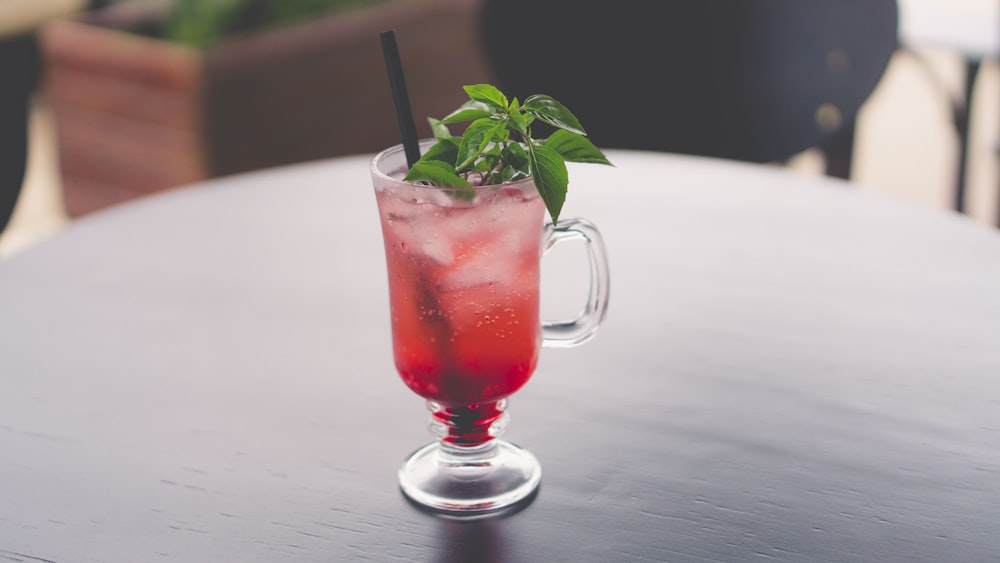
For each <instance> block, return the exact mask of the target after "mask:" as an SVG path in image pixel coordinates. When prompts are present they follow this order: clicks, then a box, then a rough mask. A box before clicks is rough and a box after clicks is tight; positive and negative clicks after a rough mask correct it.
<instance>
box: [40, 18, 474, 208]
mask: <svg viewBox="0 0 1000 563" xmlns="http://www.w3.org/2000/svg"><path fill="white" fill-rule="evenodd" d="M209 4H212V3H211V2H206V1H205V0H177V1H157V0H154V1H149V0H146V1H142V0H126V1H120V2H115V3H112V4H110V5H108V6H106V7H104V8H101V9H97V10H93V11H90V12H87V13H85V14H83V15H81V16H79V17H77V18H72V19H67V20H61V21H57V22H53V23H51V24H49V25H47V26H46V27H45V28H44V29H43V30H42V31H41V33H40V38H41V45H42V52H43V57H44V58H43V64H44V68H45V73H44V78H43V93H44V96H45V99H46V101H47V103H48V104H49V105H50V107H51V108H52V109H53V113H54V116H55V122H56V131H57V135H58V152H59V162H60V172H61V176H62V181H63V189H64V193H65V200H66V207H67V211H68V213H69V215H70V216H72V217H75V216H79V215H82V214H84V213H88V212H90V211H94V210H96V209H100V208H103V207H106V206H108V205H111V204H115V203H118V202H121V201H125V200H129V199H132V198H135V197H138V196H141V195H144V194H148V193H151V192H156V191H160V190H163V189H169V188H172V187H176V186H181V185H184V184H187V183H190V182H194V181H197V180H201V179H205V178H211V177H216V176H222V175H227V174H233V173H237V172H242V171H246V170H252V169H258V168H264V167H270V166H277V165H283V164H289V163H294V162H302V161H307V160H313V159H319V158H325V157H331V156H337V155H346V154H354V153H359V152H369V151H375V150H378V149H380V148H382V147H384V146H387V145H390V144H393V143H395V142H398V139H399V130H398V126H397V124H396V122H395V121H394V120H393V119H392V117H391V111H387V108H391V107H392V103H393V102H392V98H391V91H390V88H389V85H388V81H387V77H386V71H385V64H384V61H383V54H382V51H381V47H380V42H379V33H380V32H382V31H384V30H386V29H395V30H396V33H397V35H398V37H399V42H400V45H401V48H402V50H403V51H404V55H403V57H404V59H405V62H406V66H407V82H408V88H409V94H410V99H411V103H412V105H413V107H414V110H415V111H419V112H420V113H421V114H424V115H435V114H441V113H444V112H446V111H447V110H448V109H450V108H452V107H454V106H455V105H456V104H457V103H459V102H461V85H463V84H469V83H476V82H488V81H489V80H490V79H491V77H490V76H489V72H488V67H487V65H486V63H485V62H484V58H483V56H482V54H481V52H480V48H479V44H478V35H477V26H478V24H477V21H476V18H477V16H478V9H479V2H478V1H474V0H473V1H470V0H347V2H346V3H344V0H341V2H334V3H333V4H331V3H330V0H294V1H292V0H278V1H277V2H275V1H273V0H268V1H262V0H222V2H221V3H218V2H217V3H216V5H215V6H214V11H213V10H209V9H208V5H209ZM293 5H294V6H293ZM292 7H295V8H296V9H295V10H291V9H290V8H292ZM206 10H207V11H206ZM443 92H445V93H456V92H457V93H458V95H457V96H456V95H450V94H445V95H442V93H443ZM419 127H420V129H421V131H420V133H421V135H422V136H430V130H429V126H428V125H427V124H423V123H421V124H419Z"/></svg>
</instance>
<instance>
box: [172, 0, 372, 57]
mask: <svg viewBox="0 0 1000 563" xmlns="http://www.w3.org/2000/svg"><path fill="white" fill-rule="evenodd" d="M383 1H385V0H176V2H175V3H174V5H173V8H172V9H171V10H170V12H169V13H168V16H167V20H166V22H165V25H164V29H163V36H164V38H165V39H168V40H170V41H176V42H178V43H184V44H187V45H192V46H195V47H204V46H208V45H211V44H213V43H217V42H219V41H222V40H224V39H226V38H229V37H233V36H237V35H241V34H246V33H252V32H256V31H264V30H267V29H273V28H276V27H280V26H284V25H289V24H293V23H296V22H300V21H305V20H308V19H311V18H314V17H317V16H320V15H323V14H326V13H329V12H333V11H336V10H343V9H348V8H353V7H358V6H364V5H370V4H376V3H379V2H383Z"/></svg>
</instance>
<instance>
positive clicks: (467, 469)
mask: <svg viewBox="0 0 1000 563" xmlns="http://www.w3.org/2000/svg"><path fill="white" fill-rule="evenodd" d="M505 404H506V402H505V401H498V402H497V403H492V404H488V405H476V406H474V407H462V408H460V409H451V408H444V407H442V406H441V405H438V404H437V403H434V402H429V403H428V407H429V408H430V409H431V413H432V414H431V425H430V428H431V430H432V432H434V433H435V434H437V435H438V436H439V437H440V438H441V439H440V441H438V442H434V443H432V444H429V445H427V446H424V447H423V448H420V449H419V450H417V451H416V452H414V453H413V454H412V455H410V457H408V458H407V459H406V461H404V462H403V465H402V466H401V467H400V468H399V486H400V488H401V489H402V491H403V494H405V495H406V496H407V497H408V498H409V499H410V500H411V501H413V502H415V503H416V504H418V505H421V506H423V507H425V508H429V509H431V510H433V511H435V512H438V513H441V514H445V515H450V516H457V517H477V516H489V515H493V514H497V513H500V512H507V511H509V510H513V509H516V508H519V507H521V506H523V505H524V504H526V503H527V501H529V500H530V498H532V495H533V493H534V492H535V491H536V489H537V488H538V485H539V483H540V482H541V478H542V468H541V466H540V465H539V463H538V460H537V459H535V456H533V455H532V454H531V453H530V452H528V451H526V450H523V449H521V448H519V447H518V446H516V445H514V444H511V443H510V442H507V441H504V440H499V439H497V438H496V436H497V435H499V433H501V432H503V430H504V428H505V427H506V422H507V415H506V413H504V412H503V409H504V407H505ZM470 442H471V443H470Z"/></svg>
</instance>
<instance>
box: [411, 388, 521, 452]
mask: <svg viewBox="0 0 1000 563" xmlns="http://www.w3.org/2000/svg"><path fill="white" fill-rule="evenodd" d="M427 408H428V409H430V411H431V416H430V424H429V425H428V427H429V428H430V431H431V433H432V434H434V435H435V436H437V437H438V439H440V440H441V448H442V450H443V451H445V452H446V453H452V454H455V455H460V456H467V455H469V454H472V453H477V454H486V453H487V452H488V451H490V450H492V449H494V448H495V447H496V440H495V438H496V437H497V436H499V435H500V434H502V433H503V431H504V430H506V429H507V420H508V415H507V413H506V412H504V411H505V410H506V408H507V399H500V400H499V401H496V402H493V403H481V404H478V405H469V406H444V405H441V404H439V403H435V402H434V401H428V402H427Z"/></svg>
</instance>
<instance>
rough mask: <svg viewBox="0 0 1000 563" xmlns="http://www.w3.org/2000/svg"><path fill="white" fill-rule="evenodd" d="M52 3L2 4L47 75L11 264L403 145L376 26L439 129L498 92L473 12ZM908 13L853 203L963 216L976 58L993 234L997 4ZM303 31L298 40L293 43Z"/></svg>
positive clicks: (981, 187)
mask: <svg viewBox="0 0 1000 563" xmlns="http://www.w3.org/2000/svg"><path fill="white" fill-rule="evenodd" d="M46 1H48V0H0V10H3V12H0V15H4V16H6V17H7V21H8V22H12V21H14V20H13V19H11V14H21V15H22V16H23V18H22V19H24V20H25V21H26V23H24V24H23V25H22V27H21V29H13V30H12V29H4V28H3V27H2V26H0V33H3V34H6V35H7V36H8V37H10V36H16V35H18V34H23V33H25V31H24V30H25V29H28V30H30V33H32V34H34V35H35V36H36V37H37V38H38V44H39V45H40V53H41V58H40V60H41V64H42V66H43V68H42V71H41V79H40V81H39V82H40V83H39V86H38V89H37V91H36V92H35V93H33V94H32V95H31V98H30V110H29V126H28V133H29V134H28V148H29V149H28V159H27V169H26V173H25V179H24V183H23V189H22V191H21V194H20V197H19V198H18V200H17V205H16V207H15V209H14V213H13V216H12V218H11V221H10V224H9V225H8V227H7V228H6V229H5V230H4V232H3V233H2V235H0V258H3V257H6V256H11V255H13V254H16V253H17V252H18V251H20V250H22V249H24V248H28V247H30V246H31V245H32V244H36V243H38V242H40V241H43V240H44V239H45V238H46V237H48V236H50V235H52V234H53V233H56V232H58V231H59V230H60V229H62V228H64V227H65V226H66V225H67V224H69V223H70V222H71V221H74V220H76V219H77V218H79V217H82V216H84V215H86V214H88V213H93V212H97V211H100V210H101V209H105V208H107V207H109V206H113V205H116V204H118V203H121V202H124V201H128V200H130V199H134V198H136V197H143V196H145V195H148V194H150V193H154V192H157V191H161V190H164V189H172V188H175V187H178V186H183V185H185V184H187V183H190V182H194V181H198V180H200V179H203V178H209V177H214V176H222V175H227V174H232V173H239V172H242V171H245V170H251V169H255V168H264V167H269V166H276V165H282V164H287V163H292V162H297V161H307V160H313V159H317V158H326V157H332V156H339V155H346V154H355V153H361V152H370V151H374V150H377V149H379V148H381V147H383V146H386V145H387V144H393V143H396V142H398V138H399V133H398V128H397V125H396V122H395V117H394V114H393V113H392V102H391V98H390V96H391V94H390V91H389V86H388V82H387V79H386V75H385V67H384V64H383V61H382V58H381V57H382V55H381V51H380V47H379V44H378V40H377V35H378V32H379V31H381V30H384V29H389V28H393V29H396V30H397V32H398V37H399V44H400V49H401V51H402V56H403V63H404V65H405V68H406V76H407V81H408V83H409V86H410V94H411V99H412V102H413V110H414V113H415V114H416V115H417V116H418V117H422V116H426V115H434V116H442V115H444V114H445V113H447V112H448V111H449V110H450V109H453V108H454V107H455V106H456V105H457V104H458V103H460V102H461V101H462V99H463V97H464V94H463V93H462V92H461V89H460V86H461V85H462V84H469V83H476V82H481V81H492V79H493V78H494V76H493V73H492V69H491V67H490V63H489V62H488V61H487V58H486V56H485V55H484V54H483V52H482V48H483V47H482V45H481V40H480V36H479V27H478V22H477V20H476V18H477V14H478V7H479V2H478V0H375V1H365V0H348V1H346V2H341V3H336V2H333V3H331V2H330V0H326V3H324V2H323V1H322V0H310V1H306V0H294V1H293V0H284V1H282V2H266V1H262V0H254V1H251V2H246V3H245V5H240V3H239V2H238V1H237V0H221V2H214V3H213V2H212V1H211V0H180V1H178V2H170V1H166V0H163V1H161V0H140V1H137V2H136V1H131V0H130V1H129V2H100V3H96V2H95V3H91V5H86V2H84V1H82V0H79V1H76V2H74V1H73V0H60V1H57V2H54V3H55V4H59V6H58V7H56V8H53V9H52V10H51V11H50V12H49V15H46V16H40V17H38V18H37V19H38V20H39V21H38V23H37V25H36V24H32V23H30V20H32V18H34V17H35V16H34V12H35V11H37V12H42V10H41V9H39V7H40V6H41V5H42V4H44V3H45V2H46ZM36 2H37V3H36ZM334 4H336V5H334ZM591 4H592V3H590V2H579V3H577V6H578V9H581V10H584V9H591V8H594V9H596V6H591ZM81 5H83V6H81ZM898 6H899V26H898V32H899V41H900V46H899V49H897V50H896V51H895V52H894V53H893V54H892V56H891V58H890V59H889V62H888V65H887V66H886V68H885V72H884V74H883V75H882V77H881V79H880V80H879V82H878V84H877V86H876V87H875V89H874V91H873V92H872V93H871V95H870V97H868V98H867V100H866V101H865V102H864V104H863V105H862V106H861V109H860V111H859V112H858V114H857V125H856V135H855V139H854V147H853V151H854V153H853V167H852V172H851V179H852V181H854V182H855V183H856V184H857V185H858V189H862V190H870V191H874V192H880V193H883V194H886V195H888V196H889V197H893V198H897V199H900V200H903V201H906V202H908V203H910V204H914V205H920V206H927V207H932V208H941V209H954V206H955V204H954V200H955V188H956V175H957V170H958V162H959V155H960V147H961V143H960V142H959V140H960V135H959V133H958V130H959V129H960V128H956V116H958V117H961V116H962V112H963V110H964V109H965V108H964V107H963V105H964V100H965V97H966V86H967V77H968V72H969V69H970V68H972V66H971V65H972V64H973V63H974V65H975V66H974V68H975V69H976V71H977V74H976V76H975V80H974V82H972V83H971V86H972V90H971V97H970V98H969V99H970V100H971V105H970V107H969V108H968V110H969V111H968V113H967V116H968V118H969V122H968V126H969V129H968V135H967V139H968V144H967V150H968V157H967V166H966V167H965V186H966V195H965V204H964V212H965V213H966V214H968V215H969V216H970V217H972V218H973V219H974V220H975V221H978V222H981V223H982V224H984V225H990V226H996V225H997V224H998V223H1000V174H998V162H1000V69H998V64H997V54H998V52H1000V41H998V35H1000V2H997V1H995V0H900V1H899V2H898ZM108 10H112V11H111V12H108ZM168 13H169V14H170V15H169V17H166V18H165V17H164V14H168ZM3 19H4V18H0V20H3ZM8 27H10V28H15V27H17V26H16V25H14V24H10V25H8ZM122 27H124V28H126V30H125V31H122V30H121V28H122ZM291 28H298V31H297V32H296V34H281V33H279V29H280V30H289V29H291ZM167 30H169V33H171V34H172V35H171V38H170V40H169V41H167V40H165V39H163V38H162V35H163V34H164V33H166V32H167ZM108 32H113V33H110V34H109V33H108ZM0 39H3V37H2V36H0ZM105 58H107V59H110V60H111V63H105V62H104V59H105ZM147 63H152V66H149V64H147ZM827 63H829V61H827ZM107 64H110V65H111V66H106V65H107ZM292 86H294V87H292ZM3 87H4V85H3V84H2V83H0V88H3ZM673 87H675V88H684V84H682V83H681V84H674V85H673ZM443 92H447V93H448V94H446V95H445V94H442V93H443ZM285 110H295V112H294V113H288V112H287V111H285ZM247 116H252V117H250V118H248V117H247ZM580 117H581V121H582V122H583V123H584V124H587V123H588V120H587V116H586V115H580ZM420 126H421V129H422V133H423V134H425V135H426V133H427V131H426V129H424V128H423V127H424V126H423V123H422V120H421V123H420ZM118 135H122V136H121V138H120V139H118V138H117V136H118ZM265 141H267V142H265ZM597 142H598V144H600V142H599V141H597ZM102 151H103V152H102ZM823 158H824V157H823V154H822V153H821V152H820V151H819V150H816V149H809V150H805V151H803V152H801V153H800V154H797V155H795V156H794V157H793V158H792V159H791V160H789V161H788V162H787V163H784V164H783V165H787V166H789V167H791V168H793V169H795V170H797V171H799V172H801V173H804V174H817V175H819V174H823V173H824V162H823ZM81 194H82V195H81Z"/></svg>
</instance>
